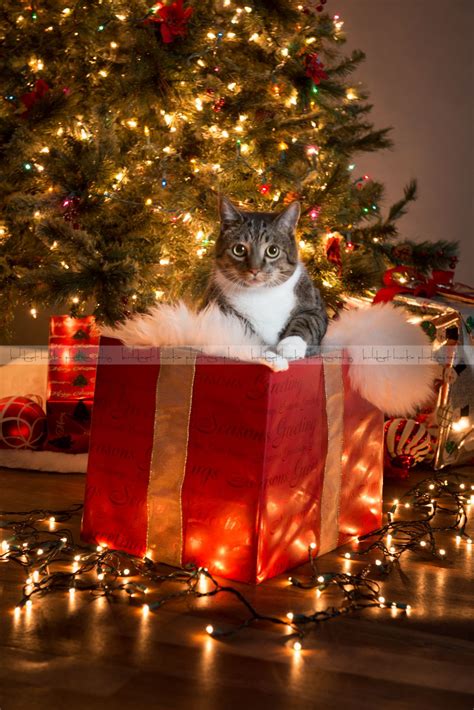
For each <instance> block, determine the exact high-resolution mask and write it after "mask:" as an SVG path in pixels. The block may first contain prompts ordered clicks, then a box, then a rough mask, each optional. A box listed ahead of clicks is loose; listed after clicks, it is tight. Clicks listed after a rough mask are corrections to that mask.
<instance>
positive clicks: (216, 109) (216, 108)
mask: <svg viewBox="0 0 474 710" xmlns="http://www.w3.org/2000/svg"><path fill="white" fill-rule="evenodd" d="M224 106H225V98H224V97H223V96H221V98H220V99H217V101H216V102H215V103H214V105H213V107H212V110H213V111H214V112H215V113H219V111H222V109H223V107H224Z"/></svg>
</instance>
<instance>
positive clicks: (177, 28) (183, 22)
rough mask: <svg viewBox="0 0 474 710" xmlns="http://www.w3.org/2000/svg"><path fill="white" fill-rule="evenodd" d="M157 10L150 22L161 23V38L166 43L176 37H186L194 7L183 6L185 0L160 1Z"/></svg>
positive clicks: (149, 19)
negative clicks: (167, 2) (163, 3)
mask: <svg viewBox="0 0 474 710" xmlns="http://www.w3.org/2000/svg"><path fill="white" fill-rule="evenodd" d="M155 7H158V9H157V11H156V12H155V13H154V14H153V15H152V16H151V17H149V18H148V22H158V23H159V24H160V30H161V38H162V40H163V42H165V44H170V43H171V42H173V41H174V40H175V38H176V37H186V33H187V30H188V28H187V23H188V20H189V18H190V17H191V15H192V14H193V8H192V7H187V8H186V9H184V8H183V0H175V2H173V3H171V5H161V4H160V3H158V5H157V6H155Z"/></svg>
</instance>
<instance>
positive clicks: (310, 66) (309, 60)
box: [304, 52, 329, 84]
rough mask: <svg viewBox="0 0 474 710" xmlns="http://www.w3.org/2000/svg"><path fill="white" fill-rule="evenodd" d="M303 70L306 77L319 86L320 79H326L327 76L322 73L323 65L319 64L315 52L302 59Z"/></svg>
mask: <svg viewBox="0 0 474 710" xmlns="http://www.w3.org/2000/svg"><path fill="white" fill-rule="evenodd" d="M304 68H305V70H306V76H309V78H310V79H312V80H313V81H314V83H315V84H320V83H321V81H322V79H328V78H329V77H328V75H327V74H326V72H325V71H324V64H322V63H321V61H320V59H319V57H318V55H317V53H316V52H312V53H311V54H307V55H306V56H305V58H304Z"/></svg>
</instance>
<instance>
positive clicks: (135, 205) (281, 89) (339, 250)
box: [0, 0, 456, 326]
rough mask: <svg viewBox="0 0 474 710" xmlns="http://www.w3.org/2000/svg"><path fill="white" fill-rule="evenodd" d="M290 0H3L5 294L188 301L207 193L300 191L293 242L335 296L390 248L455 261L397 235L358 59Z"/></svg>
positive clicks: (353, 290) (371, 281)
mask: <svg viewBox="0 0 474 710" xmlns="http://www.w3.org/2000/svg"><path fill="white" fill-rule="evenodd" d="M325 5H326V3H325V1H324V0H321V3H320V4H319V3H317V2H316V3H314V2H307V3H306V4H304V5H300V4H297V3H296V2H293V1H292V0H249V1H248V2H245V4H240V3H239V2H236V1H235V0H201V1H200V2H195V1H194V2H193V1H192V0H190V1H189V2H183V0H172V1H171V2H170V1H168V2H164V3H157V4H156V5H154V6H152V7H150V6H149V5H147V3H146V2H144V1H143V0H127V2H122V1H121V0H101V2H89V0H83V2H81V3H74V4H71V6H70V7H69V6H67V4H66V2H65V0H63V1H62V2H58V1H57V0H44V1H42V2H41V3H35V2H34V3H32V4H31V5H29V4H27V3H19V2H18V1H13V0H5V2H3V3H2V7H1V9H0V37H1V42H2V47H3V55H4V57H6V61H5V62H4V71H3V78H2V82H3V85H2V96H3V101H2V108H1V113H0V144H1V150H2V168H1V175H0V195H1V196H0V205H1V207H0V210H1V211H0V293H1V296H0V299H1V301H0V309H1V311H2V313H3V315H4V325H5V326H7V325H8V321H9V320H11V318H12V316H13V313H14V310H15V308H18V307H22V308H28V309H30V311H31V314H32V315H33V316H35V315H36V313H37V312H38V311H39V310H40V309H41V308H42V307H43V306H46V305H51V304H57V305H62V306H64V305H66V307H68V308H69V309H70V311H71V313H72V314H73V315H80V314H83V313H90V312H92V313H94V314H95V315H96V316H97V318H98V319H99V320H100V321H103V322H106V323H109V324H110V323H114V322H116V321H118V320H120V319H123V318H124V317H126V316H127V315H128V314H130V313H132V312H134V311H143V310H146V309H147V308H148V307H149V306H150V305H151V304H153V303H155V302H156V300H157V299H158V300H173V299H176V298H178V297H188V298H189V299H193V300H194V301H195V302H197V301H198V299H199V296H200V294H201V293H202V292H203V289H204V283H205V280H206V277H207V274H208V273H209V269H210V268H211V265H212V245H213V241H214V239H215V236H216V230H217V229H218V224H217V223H218V218H217V195H218V194H220V193H224V194H226V195H228V196H230V197H231V198H232V199H234V200H235V201H236V202H237V203H238V204H240V205H242V206H244V207H248V208H250V209H264V210H276V211H277V210H280V209H281V208H282V206H284V205H286V204H288V203H289V202H291V201H292V200H294V199H298V200H300V201H301V203H302V205H303V216H302V220H301V222H300V231H299V239H300V247H301V254H302V258H303V259H304V260H305V262H306V263H307V266H308V269H309V271H310V273H311V274H312V276H313V277H314V279H315V282H316V285H317V286H318V287H319V288H320V289H321V290H322V292H323V296H324V298H325V299H326V301H327V303H328V304H330V305H333V306H335V307H336V306H337V304H338V303H339V302H340V297H341V294H342V293H349V294H363V293H364V292H367V291H368V290H370V289H374V288H376V287H377V286H378V285H379V283H380V274H381V273H382V272H383V270H384V269H385V268H387V266H390V265H393V264H395V263H405V264H406V263H408V264H411V265H415V266H416V267H418V268H419V269H423V270H426V269H427V268H429V267H434V266H438V267H440V268H443V267H446V265H447V263H448V262H449V261H450V260H452V258H453V256H454V254H455V250H456V245H453V244H449V243H444V242H443V243H436V244H433V243H426V242H425V243H423V244H416V245H413V244H408V243H407V242H404V243H403V244H402V245H400V244H397V242H396V239H397V228H396V221H397V219H398V218H399V217H400V216H402V215H403V214H404V212H405V209H406V207H407V204H408V203H409V202H410V201H411V200H413V199H415V197H416V184H415V183H414V182H411V183H410V184H408V186H407V187H406V189H405V194H404V196H403V197H402V198H401V199H400V201H399V202H398V203H397V204H395V205H394V206H393V207H391V208H390V209H389V210H388V212H387V213H386V214H384V212H383V210H382V208H381V202H382V198H383V186H382V185H381V184H380V183H379V182H377V180H376V179H372V178H371V177H370V176H368V175H363V176H359V175H358V174H357V170H356V169H355V164H354V162H353V160H354V156H355V155H356V154H358V153H361V152H363V151H378V150H382V149H386V148H388V147H390V139H389V135H388V130H387V129H382V130H378V129H375V128H374V126H373V125H372V123H371V122H370V120H369V114H370V109H371V106H370V104H369V103H368V95H367V93H366V92H365V91H364V90H363V88H362V87H361V86H360V85H358V84H357V82H355V80H354V79H353V78H352V76H353V72H354V71H355V70H356V68H357V67H358V65H359V64H360V62H361V61H362V60H363V59H364V55H363V53H362V52H359V51H356V52H353V53H352V54H351V55H350V56H345V55H344V53H343V51H342V50H343V45H344V33H343V22H342V20H341V19H340V18H339V17H338V16H337V15H336V16H333V17H331V16H330V15H329V14H327V13H326V12H325V9H326V8H325V7H323V6H325Z"/></svg>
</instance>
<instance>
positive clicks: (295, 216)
mask: <svg viewBox="0 0 474 710" xmlns="http://www.w3.org/2000/svg"><path fill="white" fill-rule="evenodd" d="M300 214H301V205H300V203H299V202H292V203H291V204H290V205H288V207H287V208H286V210H283V212H280V214H279V215H277V217H276V218H275V223H276V224H278V226H279V227H282V228H283V229H285V230H287V231H288V232H294V231H295V229H296V225H297V224H298V220H299V218H300Z"/></svg>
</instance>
